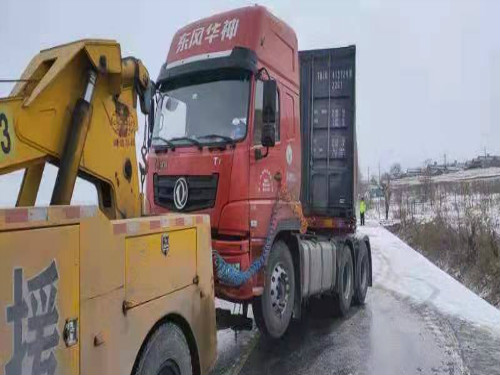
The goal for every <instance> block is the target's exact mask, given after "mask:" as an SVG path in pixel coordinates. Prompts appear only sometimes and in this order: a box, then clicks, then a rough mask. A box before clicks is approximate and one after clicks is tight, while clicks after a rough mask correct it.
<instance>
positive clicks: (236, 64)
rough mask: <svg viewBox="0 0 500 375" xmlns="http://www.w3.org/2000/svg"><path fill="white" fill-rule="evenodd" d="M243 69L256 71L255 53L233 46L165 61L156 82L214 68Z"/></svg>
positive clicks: (159, 82)
mask: <svg viewBox="0 0 500 375" xmlns="http://www.w3.org/2000/svg"><path fill="white" fill-rule="evenodd" d="M231 68H234V69H245V70H249V71H251V72H253V73H256V72H257V55H256V54H255V52H254V51H252V50H249V49H248V48H243V47H235V48H233V50H232V51H227V52H226V51H222V52H215V53H209V54H203V55H196V56H192V57H190V58H187V59H185V60H180V61H174V62H171V63H170V64H168V63H165V64H163V66H162V67H161V70H160V74H159V75H158V80H157V83H158V84H161V83H162V82H164V81H167V80H172V79H177V78H180V77H182V76H185V75H189V74H193V73H199V72H203V71H209V70H216V69H231Z"/></svg>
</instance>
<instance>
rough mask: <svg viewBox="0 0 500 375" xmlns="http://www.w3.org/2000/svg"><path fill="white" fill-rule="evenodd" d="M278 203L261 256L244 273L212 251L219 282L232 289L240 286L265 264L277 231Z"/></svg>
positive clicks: (274, 209) (275, 206)
mask: <svg viewBox="0 0 500 375" xmlns="http://www.w3.org/2000/svg"><path fill="white" fill-rule="evenodd" d="M278 202H279V199H277V200H276V203H275V205H274V207H273V212H272V214H271V219H270V222H269V227H268V230H267V237H266V242H265V243H264V248H263V250H262V254H261V255H260V257H258V258H257V259H255V260H254V261H253V262H252V264H251V265H250V267H248V269H246V270H245V271H241V270H237V269H236V268H235V267H234V266H233V265H231V264H230V263H227V262H226V261H225V260H224V259H223V258H222V256H221V255H220V254H219V253H218V252H217V251H216V250H212V255H213V259H214V269H215V274H216V277H217V279H218V281H219V282H221V283H223V284H226V285H229V286H232V287H239V286H242V285H243V284H245V283H246V282H247V281H248V280H250V279H251V278H252V276H254V275H255V274H256V273H257V272H259V271H260V269H261V268H262V267H263V266H264V265H265V264H266V262H267V258H268V257H269V253H270V252H271V248H272V245H273V243H272V241H273V239H274V235H275V234H276V229H277V212H278Z"/></svg>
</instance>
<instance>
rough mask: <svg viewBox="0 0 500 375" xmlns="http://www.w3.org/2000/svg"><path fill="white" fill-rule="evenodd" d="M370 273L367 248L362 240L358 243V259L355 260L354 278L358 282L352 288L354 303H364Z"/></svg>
mask: <svg viewBox="0 0 500 375" xmlns="http://www.w3.org/2000/svg"><path fill="white" fill-rule="evenodd" d="M369 274H370V262H369V260H368V250H367V249H366V244H365V242H364V241H362V242H361V243H360V245H359V253H358V261H357V262H356V279H357V280H358V283H357V285H356V289H355V290H354V296H353V302H354V303H355V304H356V305H364V304H365V298H366V292H367V291H368V277H369Z"/></svg>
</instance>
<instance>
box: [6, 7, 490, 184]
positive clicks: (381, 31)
mask: <svg viewBox="0 0 500 375" xmlns="http://www.w3.org/2000/svg"><path fill="white" fill-rule="evenodd" d="M251 4H253V2H249V1H220V0H217V1H212V0H211V1H190V0H182V1H149V2H146V1H137V0H133V1H132V0H121V1H104V0H100V1H94V0H85V1H79V2H76V1H68V0H44V1H32V2H30V1H19V0H2V17H1V20H0V46H2V52H1V53H0V78H17V77H19V75H20V74H21V72H22V71H23V69H24V67H25V66H26V65H27V63H28V62H29V60H30V59H31V57H33V56H34V55H35V54H36V53H37V52H38V51H39V50H40V49H42V48H47V47H51V46H54V45H57V44H61V43H66V42H69V41H73V40H76V39H82V38H90V37H98V38H112V39H116V40H118V41H119V42H120V43H121V46H122V54H123V55H124V56H126V55H134V56H136V57H138V58H140V59H142V60H143V62H144V63H145V64H146V66H147V67H148V69H149V71H150V73H151V76H152V78H153V79H156V77H157V75H158V71H159V68H160V65H161V64H162V63H163V62H164V60H165V57H166V54H167V51H168V48H169V45H170V42H171V40H172V36H173V35H174V33H175V31H176V30H177V29H178V28H180V27H181V26H183V25H185V24H186V23H188V22H191V21H195V20H197V19H199V18H202V17H207V16H209V15H212V14H214V13H218V12H221V11H225V10H229V9H233V8H237V7H240V6H243V5H251ZM260 4H262V5H265V6H267V7H268V8H269V9H270V10H271V11H272V12H273V13H274V14H275V15H276V16H278V17H279V18H281V19H283V20H284V21H285V22H287V23H288V24H289V25H291V26H292V27H293V28H294V29H295V32H296V33H297V37H298V40H299V49H311V48H328V47H334V46H344V45H349V44H356V45H357V77H356V78H357V113H356V115H357V132H358V149H359V156H360V159H359V160H360V166H361V168H362V172H363V174H365V175H366V171H367V169H368V167H370V169H371V171H372V173H373V171H376V169H377V168H378V164H379V163H380V164H381V166H382V169H385V168H388V167H389V166H390V165H391V164H392V163H394V162H401V164H402V165H403V168H407V167H413V166H420V165H422V163H423V161H424V160H425V159H428V158H433V159H438V160H439V161H442V159H443V154H444V153H446V154H447V158H448V160H449V161H450V160H454V159H459V160H461V159H465V158H470V157H472V156H475V155H477V154H478V153H483V152H484V149H485V148H486V150H487V151H488V152H490V153H497V154H498V153H500V1H497V0H484V1H472V0H471V1H458V0H437V1H422V0H420V1H383V0H379V1H377V0H373V1H352V0H348V1H336V0H328V1H318V2H314V1H311V0H308V1H272V2H271V1H269V2H268V1H262V2H260ZM9 91H10V86H9V85H6V84H0V96H5V95H7V94H8V92H9Z"/></svg>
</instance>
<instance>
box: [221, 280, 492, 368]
mask: <svg viewBox="0 0 500 375" xmlns="http://www.w3.org/2000/svg"><path fill="white" fill-rule="evenodd" d="M377 275H378V274H377V273H376V272H374V278H375V280H374V286H373V287H372V288H370V289H369V292H368V296H367V301H366V304H365V305H364V306H361V307H353V308H352V309H351V312H350V314H349V316H347V317H345V318H337V317H334V316H333V314H332V312H331V305H330V304H329V301H328V300H326V301H325V300H321V301H318V300H317V301H314V303H311V304H310V305H309V306H308V307H307V309H306V311H305V314H304V316H303V318H302V320H301V321H298V322H294V323H293V324H292V326H291V328H290V329H289V330H288V332H287V333H286V335H285V336H284V337H283V338H281V339H280V340H277V341H269V340H266V339H265V338H263V337H261V336H260V335H259V333H258V331H257V330H256V329H254V330H253V331H249V332H248V331H247V332H238V333H235V332H234V331H231V330H224V331H220V332H219V333H218V353H219V354H218V360H217V363H216V366H215V368H214V369H213V371H212V374H227V375H233V374H234V375H236V374H238V375H243V374H244V375H250V374H255V375H260V374H290V375H293V374H311V375H313V374H500V335H497V334H495V333H492V332H490V331H488V330H486V329H483V328H478V327H477V326H473V325H472V324H470V323H468V322H466V321H464V320H461V319H459V318H457V317H454V316H447V315H443V313H441V312H438V311H437V310H435V309H434V308H433V307H432V305H427V304H422V303H415V302H412V300H411V299H409V298H406V297H402V296H400V295H398V293H396V292H394V291H390V290H388V289H385V288H384V285H383V283H380V282H378V281H377ZM226 306H232V305H230V304H226ZM499 332H500V327H499Z"/></svg>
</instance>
